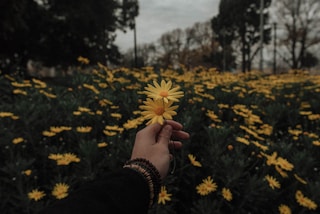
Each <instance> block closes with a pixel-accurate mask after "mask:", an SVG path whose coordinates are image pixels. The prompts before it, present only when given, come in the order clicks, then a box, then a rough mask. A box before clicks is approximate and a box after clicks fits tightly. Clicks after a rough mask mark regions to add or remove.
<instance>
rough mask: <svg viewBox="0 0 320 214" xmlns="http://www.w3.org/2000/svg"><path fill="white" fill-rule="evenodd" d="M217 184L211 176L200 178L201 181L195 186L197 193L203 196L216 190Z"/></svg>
mask: <svg viewBox="0 0 320 214" xmlns="http://www.w3.org/2000/svg"><path fill="white" fill-rule="evenodd" d="M217 187H218V186H217V184H216V183H214V182H213V180H212V178H211V176H208V177H207V178H205V179H203V180H202V183H201V184H199V185H198V186H196V190H197V192H198V194H200V195H202V196H204V195H208V194H210V193H211V192H214V191H216V190H217Z"/></svg>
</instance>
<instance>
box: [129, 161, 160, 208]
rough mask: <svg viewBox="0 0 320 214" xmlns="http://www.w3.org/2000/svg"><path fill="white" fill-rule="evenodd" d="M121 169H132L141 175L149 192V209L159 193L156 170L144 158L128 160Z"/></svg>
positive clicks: (158, 180)
mask: <svg viewBox="0 0 320 214" xmlns="http://www.w3.org/2000/svg"><path fill="white" fill-rule="evenodd" d="M123 167H124V168H130V169H133V170H135V171H137V172H139V173H140V174H141V175H143V177H144V178H145V180H146V181H147V183H148V186H149V190H150V203H149V207H150V206H151V205H152V204H153V203H155V201H156V199H157V196H158V194H159V192H160V184H161V176H160V173H159V171H158V170H157V168H156V167H155V166H154V165H153V164H152V163H151V162H150V161H148V160H146V159H144V158H136V159H132V160H129V161H127V162H126V163H125V165H124V166H123Z"/></svg>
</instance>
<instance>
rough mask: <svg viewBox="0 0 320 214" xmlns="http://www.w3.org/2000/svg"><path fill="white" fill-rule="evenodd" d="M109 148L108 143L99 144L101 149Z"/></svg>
mask: <svg viewBox="0 0 320 214" xmlns="http://www.w3.org/2000/svg"><path fill="white" fill-rule="evenodd" d="M107 146H108V143H106V142H102V143H98V147H99V148H103V147H107Z"/></svg>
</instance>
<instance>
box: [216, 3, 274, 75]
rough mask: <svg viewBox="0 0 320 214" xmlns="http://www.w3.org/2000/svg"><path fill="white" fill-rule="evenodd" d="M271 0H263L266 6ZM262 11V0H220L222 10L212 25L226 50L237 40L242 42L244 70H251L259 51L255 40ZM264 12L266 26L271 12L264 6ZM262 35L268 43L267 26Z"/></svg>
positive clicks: (264, 24) (256, 39) (268, 33)
mask: <svg viewBox="0 0 320 214" xmlns="http://www.w3.org/2000/svg"><path fill="white" fill-rule="evenodd" d="M270 3H271V0H264V5H263V8H268V7H269V6H270ZM260 12H261V11H260V1H257V0H221V1H220V5H219V14H218V15H217V16H216V17H214V18H213V19H212V29H213V31H214V32H215V33H216V34H217V40H218V41H219V43H220V45H221V47H222V49H223V50H224V49H226V48H227V49H229V50H232V48H231V46H232V45H233V43H235V42H236V41H237V42H238V43H239V44H240V51H241V58H242V71H243V72H245V71H248V70H251V67H252V61H253V59H254V57H255V56H256V54H257V52H258V51H259V47H256V44H257V43H258V42H259V40H260ZM262 12H263V13H264V14H263V16H264V19H263V20H264V23H263V26H266V25H267V23H268V17H269V15H268V13H267V12H265V10H264V11H262ZM263 36H264V37H263V43H265V44H267V43H268V42H269V41H270V29H268V28H265V27H264V33H263ZM254 48H255V49H254ZM224 51H226V50H224ZM229 54H230V53H229ZM227 64H229V63H227Z"/></svg>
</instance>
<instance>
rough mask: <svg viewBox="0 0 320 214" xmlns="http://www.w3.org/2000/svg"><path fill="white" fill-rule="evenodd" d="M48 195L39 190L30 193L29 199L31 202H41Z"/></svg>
mask: <svg viewBox="0 0 320 214" xmlns="http://www.w3.org/2000/svg"><path fill="white" fill-rule="evenodd" d="M45 195H46V194H45V193H44V191H39V190H38V189H34V190H32V191H31V192H29V193H28V198H29V199H30V200H35V201H39V200H41V199H42V198H43V197H44V196H45Z"/></svg>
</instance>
